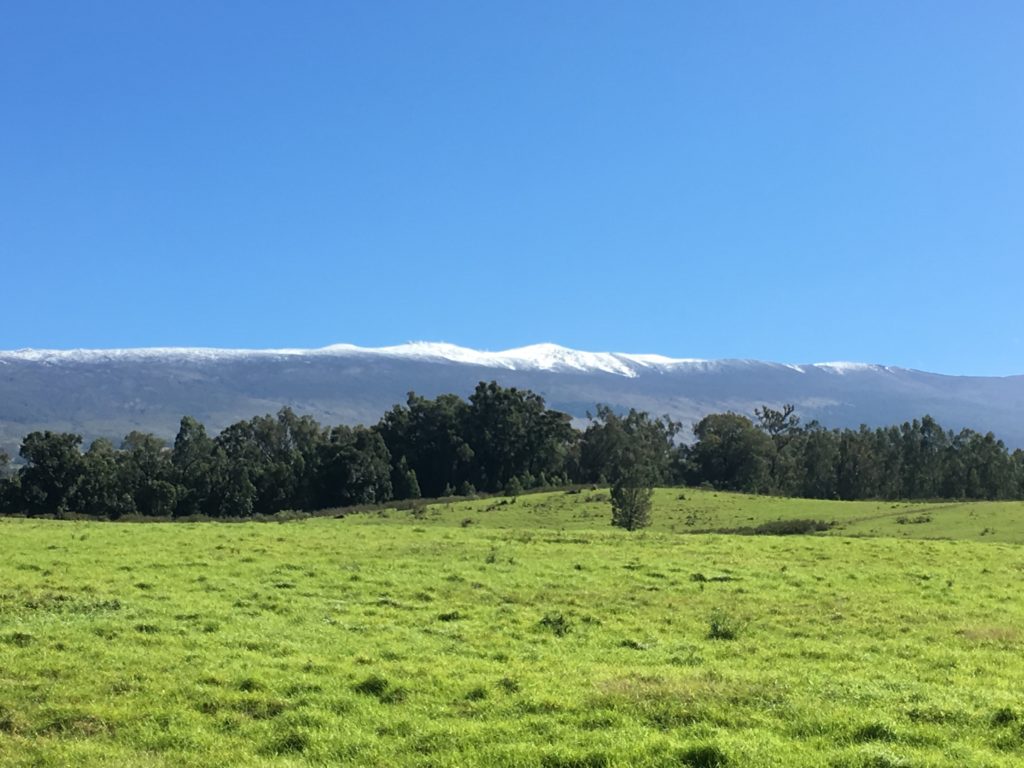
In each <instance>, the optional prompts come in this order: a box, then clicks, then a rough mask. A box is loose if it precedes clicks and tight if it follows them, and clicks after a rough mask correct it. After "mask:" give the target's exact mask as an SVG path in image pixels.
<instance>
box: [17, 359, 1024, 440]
mask: <svg viewBox="0 0 1024 768" xmlns="http://www.w3.org/2000/svg"><path fill="white" fill-rule="evenodd" d="M490 379H495V380H497V381H498V382H500V383H502V384H504V385H507V386H517V387H524V388H528V389H532V390H534V391H536V392H538V393H540V394H542V395H543V396H544V397H545V399H546V400H547V401H548V404H549V405H550V406H551V407H554V408H558V409H561V410H564V411H566V412H568V413H571V414H572V415H573V416H575V417H578V418H583V417H585V414H586V413H587V411H592V410H593V409H594V406H595V405H596V404H597V403H607V404H610V405H612V406H615V407H622V408H627V407H631V406H632V407H637V408H641V409H644V410H647V411H650V412H652V413H657V414H662V413H668V414H669V415H671V416H673V417H674V418H677V419H680V420H682V421H684V422H686V423H690V422H693V421H695V420H697V419H699V418H700V417H701V416H703V415H704V414H707V413H711V412H717V411H725V410H734V411H738V412H743V413H752V412H753V409H754V408H755V407H757V406H759V405H763V404H771V405H779V404H781V403H789V402H791V403H795V404H796V405H797V407H798V410H799V413H800V414H801V415H802V416H803V418H804V420H805V421H806V420H810V419H813V418H816V419H818V420H820V421H821V422H822V423H824V424H826V425H828V426H857V425H859V424H861V423H866V424H869V425H872V426H874V425H883V424H892V423H898V422H902V421H905V420H907V419H911V418H914V417H916V416H921V415H923V414H925V413H930V414H932V415H933V416H934V417H936V418H937V419H938V420H939V421H940V422H941V423H942V424H943V425H944V426H946V427H948V428H954V429H959V428H961V427H963V426H968V427H972V428H974V429H978V430H981V431H989V430H991V431H993V432H995V433H996V434H997V435H998V436H999V437H1001V438H1002V439H1004V440H1005V441H1006V442H1007V443H1008V444H1010V445H1011V446H1015V447H1017V446H1024V376H1011V377H1002V378H996V377H967V376H944V375H940V374H934V373H925V372H922V371H914V370H909V369H904V368H894V367H888V366H880V365H869V364H863V363H845V362H829V363H813V364H802V365H793V364H782V363H766V362H759V361H755V360H698V359H680V358H670V357H664V356H661V355H651V354H639V355H638V354H625V353H613V352H582V351H578V350H573V349H567V348H566V347H561V346H558V345H555V344H536V345H532V346H527V347H520V348H517V349H509V350H505V351H500V352H488V351H480V350H474V349H467V348H465V347H459V346H455V345H453V344H443V343H430V342H416V343H410V344H403V345H400V346H392V347H379V348H365V347H357V346H353V345H350V344H337V345H332V346H329V347H323V348H321V349H311V350H305V349H267V350H240V349H209V348H151V349H120V350H31V349H26V350H17V351H12V352H0V446H2V447H5V448H6V449H7V450H8V451H9V452H14V451H12V448H13V449H16V447H17V444H18V442H19V441H20V439H21V437H22V436H23V435H24V434H26V433H27V432H30V431H32V430H36V429H58V430H68V431H75V432H79V433H81V434H83V435H84V436H85V437H86V440H87V441H88V440H90V439H92V438H94V437H97V436H105V437H110V438H113V439H115V441H116V440H117V439H119V438H120V437H121V436H123V435H124V434H126V433H127V432H129V431H131V430H133V429H140V430H145V431H152V432H156V433H157V434H160V435H162V436H165V437H173V435H174V434H175V432H176V430H177V425H178V421H179V420H180V418H181V416H182V415H185V414H188V415H192V416H195V417H196V418H198V419H200V420H201V421H203V422H205V423H206V424H207V426H208V427H209V428H210V429H211V431H216V430H218V429H220V428H222V427H224V426H226V425H227V424H229V423H231V422H233V421H236V420H238V419H242V418H248V417H250V416H253V415H256V414H261V413H268V412H273V411H276V410H277V409H278V408H280V407H281V406H283V405H288V406H291V407H292V408H294V409H295V410H296V411H298V412H301V413H309V414H311V415H313V416H315V417H316V418H317V419H319V420H320V421H321V422H323V423H325V424H331V423H342V422H344V423H355V422H361V423H373V422H375V421H376V420H377V419H379V418H380V416H381V414H383V412H384V411H385V410H387V409H388V408H390V407H391V406H392V405H394V404H395V403H398V402H403V401H404V400H405V397H406V394H407V393H408V392H409V391H411V390H412V391H416V392H417V393H419V394H422V395H426V396H434V395H437V394H440V393H442V392H456V393H459V394H462V395H468V394H469V393H470V392H471V391H472V389H473V387H474V386H475V385H476V383H477V382H479V381H482V380H490Z"/></svg>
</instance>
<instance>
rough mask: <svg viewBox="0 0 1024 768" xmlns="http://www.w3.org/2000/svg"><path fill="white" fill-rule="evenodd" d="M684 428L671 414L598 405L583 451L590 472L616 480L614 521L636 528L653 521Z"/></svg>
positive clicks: (612, 481)
mask: <svg viewBox="0 0 1024 768" xmlns="http://www.w3.org/2000/svg"><path fill="white" fill-rule="evenodd" d="M679 428H680V425H679V424H678V423H677V422H674V421H672V420H671V419H669V418H668V417H667V416H665V417H662V418H657V419H652V418H651V417H650V416H649V415H648V414H647V413H644V412H643V411H637V410H635V409H630V411H629V413H628V414H626V415H625V416H619V415H618V414H616V413H615V411H614V410H612V408H611V407H609V406H607V405H599V406H598V407H597V415H596V417H594V418H592V419H591V424H590V425H589V426H588V427H587V430H586V432H585V433H584V435H583V439H582V444H581V449H582V453H581V455H582V456H583V457H586V458H585V459H583V460H584V461H585V462H586V463H587V465H588V467H589V471H590V472H591V473H594V474H596V475H597V476H599V477H602V478H604V479H605V480H606V481H608V482H610V483H611V505H612V525H615V526H618V527H620V528H625V529H626V530H629V531H634V530H637V529H638V528H643V527H645V526H647V525H649V524H650V512H651V500H652V498H653V495H654V486H655V485H656V484H657V483H659V482H662V481H663V480H664V478H665V476H666V473H667V471H668V467H669V460H670V456H671V453H672V441H673V438H674V437H675V435H676V433H677V432H678V431H679Z"/></svg>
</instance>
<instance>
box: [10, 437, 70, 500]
mask: <svg viewBox="0 0 1024 768" xmlns="http://www.w3.org/2000/svg"><path fill="white" fill-rule="evenodd" d="M81 444H82V437H81V436H80V435H73V434H69V433H66V432H50V431H46V432H32V433H31V434H29V435H27V436H26V437H25V439H24V441H23V442H22V444H21V450H20V451H19V455H20V456H21V458H22V459H24V460H25V465H24V466H23V467H22V468H21V470H20V472H19V477H20V481H21V483H20V485H21V494H22V500H23V503H24V505H25V509H26V511H28V513H29V514H34V515H39V514H56V513H61V512H66V511H68V502H69V501H70V500H71V498H72V496H73V494H74V492H75V488H76V487H77V485H78V482H79V480H81V478H82V472H83V466H82V454H81V452H80V451H79V446H80V445H81Z"/></svg>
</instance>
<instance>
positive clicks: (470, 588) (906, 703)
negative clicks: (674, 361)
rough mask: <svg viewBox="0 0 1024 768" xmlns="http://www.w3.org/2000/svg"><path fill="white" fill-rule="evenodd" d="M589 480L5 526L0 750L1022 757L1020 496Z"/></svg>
mask: <svg viewBox="0 0 1024 768" xmlns="http://www.w3.org/2000/svg"><path fill="white" fill-rule="evenodd" d="M680 495H685V498H680ZM604 498H605V493H604V492H601V491H588V490H583V491H582V492H580V493H575V494H566V493H550V494H536V495H529V496H521V497H519V499H517V500H516V501H515V502H514V503H512V502H511V501H510V500H505V499H481V500H475V501H470V502H458V503H452V504H438V505H433V506H429V507H425V508H423V509H420V510H417V511H415V512H410V511H396V510H392V511H383V512H373V513H366V514H359V515H350V516H347V517H345V518H342V519H333V518H317V519H310V520H304V521H296V522H289V523H282V524H268V523H240V524H215V523H190V524H180V523H179V524H156V523H154V524H146V525H138V524H117V523H85V522H75V523H68V522H57V521H33V520H17V519H10V520H0V542H2V544H3V550H2V551H3V558H2V561H0V765H4V766H65V765H67V766H78V765H96V766H225V765H230V766H262V765H266V766H270V765H275V766H277V765H280V766H292V765H294V766H333V765H353V766H396V765H397V766H401V765H414V766H486V765H495V766H542V767H547V768H551V767H557V766H563V767H569V766H587V767H589V766H691V767H692V768H709V767H710V766H721V765H727V766H808V768H810V767H812V766H813V767H815V768H816V767H818V766H835V767H837V768H839V767H841V766H849V767H850V768H854V767H856V766H864V767H865V768H867V767H873V768H884V767H885V766H1007V767H1009V766H1018V765H1021V764H1022V762H1024V693H1022V688H1021V679H1022V674H1024V659H1022V655H1021V651H1022V650H1024V634H1022V627H1024V601H1022V600H1021V599H1020V596H1019V590H1020V585H1021V582H1022V579H1024V549H1022V548H1021V547H1020V546H1019V544H1020V543H1022V542H1024V522H1022V520H1024V504H1010V503H1006V504H960V505H951V504H934V505H921V504H913V505H909V504H899V505H894V504H891V503H839V502H820V501H807V500H792V499H774V498H756V497H747V496H739V495H731V494H715V493H710V492H701V491H694V490H689V489H688V490H686V491H685V492H683V491H681V490H678V489H662V490H659V491H658V495H657V499H656V507H655V511H654V525H653V526H652V528H650V529H648V530H646V531H644V532H641V533H639V534H629V533H626V532H623V531H619V530H615V529H612V528H611V527H610V526H609V525H608V520H609V518H610V514H609V510H608V505H607V502H606V501H605V500H604ZM787 518H811V519H821V520H825V521H828V522H832V523H834V526H833V528H832V529H831V530H829V531H828V532H826V533H824V534H819V535H813V536H812V535H808V536H788V537H776V536H747V535H729V534H720V533H715V534H712V533H700V531H709V530H728V529H738V528H750V527H755V526H756V525H758V524H760V523H763V522H770V521H773V520H778V519H787Z"/></svg>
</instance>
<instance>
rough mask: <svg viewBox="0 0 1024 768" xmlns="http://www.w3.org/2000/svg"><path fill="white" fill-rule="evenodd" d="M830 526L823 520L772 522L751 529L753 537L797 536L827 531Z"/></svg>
mask: <svg viewBox="0 0 1024 768" xmlns="http://www.w3.org/2000/svg"><path fill="white" fill-rule="evenodd" d="M831 527H832V526H831V525H829V524H828V523H826V522H825V521H824V520H799V519H797V520H772V521H771V522H768V523H761V524H760V525H757V526H755V527H754V528H753V529H752V531H751V532H752V533H753V534H754V535H755V536H797V535H801V534H806V533H819V532H821V531H827V530H828V529H829V528H831Z"/></svg>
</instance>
